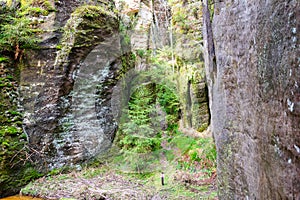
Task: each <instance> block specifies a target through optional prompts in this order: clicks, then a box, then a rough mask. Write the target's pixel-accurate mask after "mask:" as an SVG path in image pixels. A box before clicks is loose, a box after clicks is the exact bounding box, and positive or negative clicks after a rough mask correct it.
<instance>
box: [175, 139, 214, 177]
mask: <svg viewBox="0 0 300 200" xmlns="http://www.w3.org/2000/svg"><path fill="white" fill-rule="evenodd" d="M172 143H173V144H174V145H175V146H178V147H179V148H180V149H181V152H182V155H181V156H180V157H179V158H178V159H177V163H178V168H179V169H184V170H192V171H195V170H204V171H205V172H207V173H208V175H209V176H210V175H211V174H212V173H213V172H215V171H216V157H217V151H216V147H215V144H214V143H213V140H212V138H196V139H195V138H190V137H186V136H185V137H182V136H177V137H176V138H174V139H173V140H172Z"/></svg>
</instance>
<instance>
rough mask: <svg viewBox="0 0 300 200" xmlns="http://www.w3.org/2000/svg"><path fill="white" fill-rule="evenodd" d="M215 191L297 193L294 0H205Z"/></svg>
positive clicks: (299, 11)
mask: <svg viewBox="0 0 300 200" xmlns="http://www.w3.org/2000/svg"><path fill="white" fill-rule="evenodd" d="M204 4H205V5H204V16H205V19H204V22H205V25H204V39H205V49H206V55H205V60H206V73H207V79H208V83H209V95H210V109H211V117H212V118H211V124H212V131H213V134H214V137H215V141H216V145H217V151H218V185H219V197H220V199H300V178H299V177H300V109H299V108H300V106H299V105H300V88H299V83H298V82H299V80H300V70H299V67H300V57H299V56H300V51H299V49H300V48H299V47H300V46H299V41H300V38H299V36H300V32H299V30H300V23H299V22H300V4H299V1H297V0H290V1H285V0H273V1H267V0H263V1H257V0H249V1H229V0H225V1H217V2H215V4H214V16H213V20H212V24H210V19H209V13H208V10H206V7H207V4H208V1H207V0H205V1H204Z"/></svg>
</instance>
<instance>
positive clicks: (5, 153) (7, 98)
mask: <svg viewBox="0 0 300 200" xmlns="http://www.w3.org/2000/svg"><path fill="white" fill-rule="evenodd" d="M0 71H1V75H0V88H1V90H0V124H1V126H0V197H3V196H6V195H9V194H12V193H17V192H18V191H19V189H20V187H21V186H23V185H24V184H26V183H28V182H29V181H30V180H32V179H33V178H36V177H37V176H38V175H39V174H38V172H36V171H35V170H34V169H33V168H28V167H29V164H28V162H27V161H28V160H27V159H28V157H26V156H27V155H28V154H27V148H26V145H27V136H26V134H24V133H23V130H22V120H23V116H22V113H20V111H19V110H18V107H17V102H18V92H17V89H18V83H17V79H18V77H17V76H16V75H15V74H18V72H17V71H18V70H17V69H16V68H15V67H14V65H13V63H11V62H8V63H5V64H2V65H1V69H0ZM11 74H13V75H11Z"/></svg>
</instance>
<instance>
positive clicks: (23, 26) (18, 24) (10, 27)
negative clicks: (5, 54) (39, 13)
mask: <svg viewBox="0 0 300 200" xmlns="http://www.w3.org/2000/svg"><path fill="white" fill-rule="evenodd" d="M30 23H31V22H30V20H29V19H27V18H11V23H9V24H4V25H1V28H0V31H1V35H0V47H1V48H2V49H4V50H7V51H18V49H28V48H32V47H35V46H36V44H37V42H38V39H37V38H36V37H35V34H34V31H33V29H32V28H31V27H30Z"/></svg>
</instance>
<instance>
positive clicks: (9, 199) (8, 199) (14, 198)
mask: <svg viewBox="0 0 300 200" xmlns="http://www.w3.org/2000/svg"><path fill="white" fill-rule="evenodd" d="M0 200H43V199H40V198H34V197H27V196H11V197H6V198H3V199H0Z"/></svg>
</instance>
